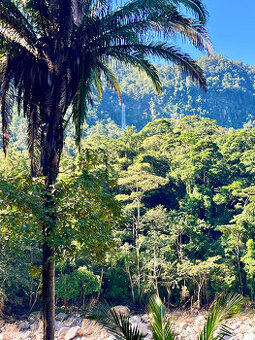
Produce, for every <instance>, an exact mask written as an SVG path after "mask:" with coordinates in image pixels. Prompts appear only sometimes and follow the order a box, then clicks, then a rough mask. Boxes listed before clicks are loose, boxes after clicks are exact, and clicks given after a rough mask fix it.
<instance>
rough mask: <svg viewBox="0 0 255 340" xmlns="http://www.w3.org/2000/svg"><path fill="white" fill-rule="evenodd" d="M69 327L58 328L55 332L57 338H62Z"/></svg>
mask: <svg viewBox="0 0 255 340" xmlns="http://www.w3.org/2000/svg"><path fill="white" fill-rule="evenodd" d="M68 330H69V328H68V327H61V328H60V330H59V331H58V333H57V337H58V338H64V336H65V335H66V333H67V332H68Z"/></svg>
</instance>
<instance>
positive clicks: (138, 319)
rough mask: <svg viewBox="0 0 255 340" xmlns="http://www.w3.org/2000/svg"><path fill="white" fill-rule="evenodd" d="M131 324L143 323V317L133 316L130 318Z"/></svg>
mask: <svg viewBox="0 0 255 340" xmlns="http://www.w3.org/2000/svg"><path fill="white" fill-rule="evenodd" d="M130 322H131V323H138V322H141V317H140V316H139V315H133V316H131V317H130Z"/></svg>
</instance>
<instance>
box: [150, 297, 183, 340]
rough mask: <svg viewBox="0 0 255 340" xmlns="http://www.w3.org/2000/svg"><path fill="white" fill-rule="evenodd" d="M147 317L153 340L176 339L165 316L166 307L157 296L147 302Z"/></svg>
mask: <svg viewBox="0 0 255 340" xmlns="http://www.w3.org/2000/svg"><path fill="white" fill-rule="evenodd" d="M149 315H150V325H151V330H152V334H153V339H154V340H174V339H176V336H177V335H176V334H175V332H174V331H173V328H172V325H171V322H170V320H168V319H167V316H166V307H165V306H164V304H163V303H162V301H161V299H160V298H159V297H158V296H154V297H152V298H151V299H150V301H149Z"/></svg>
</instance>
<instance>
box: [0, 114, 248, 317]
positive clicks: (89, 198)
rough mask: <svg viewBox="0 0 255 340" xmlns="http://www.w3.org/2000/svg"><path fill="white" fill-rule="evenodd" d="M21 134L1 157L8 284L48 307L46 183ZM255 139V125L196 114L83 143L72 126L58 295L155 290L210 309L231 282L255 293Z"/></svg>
mask: <svg viewBox="0 0 255 340" xmlns="http://www.w3.org/2000/svg"><path fill="white" fill-rule="evenodd" d="M70 133H71V132H70ZM17 143H18V142H17V140H16V139H15V137H13V139H12V140H11V143H10V151H9V154H8V158H7V159H6V160H4V157H3V155H2V156H1V157H2V158H1V163H0V164H1V166H0V167H1V186H2V187H1V214H0V219H1V221H0V222H1V223H0V225H1V233H2V235H4V238H3V239H2V240H1V271H0V275H1V280H0V284H1V286H0V292H1V297H2V301H3V302H4V304H5V309H6V311H7V310H8V308H10V307H12V310H13V312H14V311H16V312H17V311H18V310H20V308H21V306H22V308H26V309H27V310H28V309H29V308H31V307H32V308H36V307H37V308H38V303H37V302H36V303H35V301H38V298H39V300H40V287H41V282H42V277H41V262H40V256H41V255H40V248H39V246H38V248H37V247H35V246H34V245H35V244H38V245H39V242H38V235H37V234H38V230H37V227H38V225H39V223H38V219H40V199H41V198H40V195H38V192H40V186H41V185H42V183H40V181H39V180H38V181H31V180H28V179H29V157H28V153H27V151H26V150H25V149H23V150H22V145H21V144H19V145H18V144H17ZM18 148H19V149H20V151H17V149H18ZM254 150H255V129H254V128H244V129H239V130H235V129H232V128H231V129H226V128H223V127H221V126H219V125H217V123H216V122H215V121H213V120H210V119H208V118H202V119H201V118H199V117H196V116H187V117H184V118H182V119H180V120H173V119H159V120H155V121H153V122H150V123H149V124H147V125H146V126H145V127H144V128H143V129H142V130H141V131H139V132H137V131H136V130H135V128H134V127H128V128H127V130H126V131H123V132H122V134H121V136H120V137H119V138H111V137H108V136H105V135H91V136H89V137H87V138H86V139H85V140H84V141H83V142H82V144H81V154H80V155H79V154H78V153H77V150H76V148H75V144H74V142H73V139H72V138H71V137H69V136H67V137H66V143H65V147H64V154H63V156H62V159H61V163H60V175H59V176H60V177H59V181H58V183H57V184H56V192H57V195H58V198H59V208H58V209H59V212H61V214H60V215H61V216H62V217H61V220H60V227H59V233H58V238H57V240H58V242H59V245H62V248H61V246H60V254H62V255H61V256H60V257H58V258H57V265H56V296H57V304H58V306H62V305H65V306H66V307H70V306H72V305H75V306H78V307H80V308H82V306H83V305H84V304H87V303H89V302H90V301H91V300H94V301H97V300H98V299H99V298H102V299H106V300H108V301H109V302H111V303H113V304H129V305H131V306H133V307H134V306H143V305H146V304H147V301H148V299H149V297H150V296H151V295H152V294H154V293H156V294H157V295H159V296H160V297H161V299H162V300H164V301H165V303H166V305H167V307H170V308H173V307H181V306H183V307H189V308H192V309H193V310H194V309H199V308H200V307H201V306H206V305H208V304H209V303H210V302H211V301H213V300H214V299H215V297H216V296H217V295H218V294H220V293H222V292H229V293H231V292H232V293H237V292H238V293H240V294H243V295H244V296H247V297H249V298H250V300H251V301H252V302H253V301H254V299H255V295H254V291H255V286H254V277H255V243H254V238H255V235H254V225H255V186H254V168H255V151H254ZM32 189H33V190H32ZM77 202H79V204H78V205H77ZM32 203H33V204H32ZM119 209H121V213H120V211H119ZM35 212H36V213H35ZM63 212H64V213H63ZM91 212H92V213H91ZM10 216H12V220H11V221H12V223H11V226H10ZM32 216H33V218H32ZM82 218H84V220H86V224H84V226H83V227H82ZM106 221H107V223H106ZM70 230H73V232H72V233H70ZM84 231H86V235H87V237H86V239H84V236H83V235H82V233H83V232H84ZM88 235H89V237H88ZM68 244H69V245H71V247H70V249H69V248H68V246H67V245H68ZM7 245H8V246H7ZM17 246H18V248H19V249H20V252H17V250H16V249H17ZM93 248H95V250H96V252H98V250H100V249H102V253H101V255H102V256H101V259H100V260H99V259H98V257H95V256H93V253H94V249H93ZM61 252H62V253H61ZM104 254H106V256H105V255H104ZM34 303H35V304H34Z"/></svg>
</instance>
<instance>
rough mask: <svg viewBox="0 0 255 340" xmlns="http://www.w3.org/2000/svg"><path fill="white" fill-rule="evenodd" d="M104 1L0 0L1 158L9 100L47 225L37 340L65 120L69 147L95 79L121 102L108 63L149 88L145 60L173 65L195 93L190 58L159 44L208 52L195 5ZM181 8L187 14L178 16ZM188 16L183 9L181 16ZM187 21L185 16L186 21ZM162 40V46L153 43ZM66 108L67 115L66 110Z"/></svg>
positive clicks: (47, 335) (152, 72) (50, 327)
mask: <svg viewBox="0 0 255 340" xmlns="http://www.w3.org/2000/svg"><path fill="white" fill-rule="evenodd" d="M114 2H115V1H111V0H1V2H0V79H1V114H2V132H3V150H4V152H5V154H6V152H7V146H8V141H9V136H10V131H9V129H10V128H9V127H10V121H11V116H12V109H13V104H14V102H17V106H18V112H19V113H21V111H22V112H23V114H24V116H25V117H26V119H27V122H28V132H27V134H28V149H29V154H30V159H31V173H32V176H44V178H45V194H44V201H45V210H47V211H48V218H47V220H48V221H51V222H50V223H49V222H47V223H46V222H45V223H44V224H43V226H42V235H43V240H44V241H43V246H42V248H43V291H42V299H43V318H44V339H54V300H55V298H54V275H55V274H54V268H55V262H54V254H55V250H56V249H55V248H54V246H52V243H51V238H52V235H54V229H55V227H56V223H57V216H56V214H55V213H54V209H53V205H54V204H53V198H54V193H53V190H52V189H53V185H54V183H55V181H56V178H57V175H58V172H59V162H60V158H61V154H62V150H63V142H64V130H65V127H66V125H67V123H68V121H69V120H70V119H72V120H73V123H74V125H75V131H76V143H77V145H79V143H80V140H81V137H82V126H83V123H84V120H85V117H86V113H87V111H88V107H89V106H90V105H92V104H93V93H94V90H95V91H96V92H97V94H98V97H99V99H100V98H101V96H102V78H103V77H104V78H105V79H106V82H107V84H108V85H109V86H110V87H111V88H112V89H114V90H115V91H116V92H117V94H118V96H119V98H120V101H121V94H120V87H119V83H118V80H117V77H116V76H115V74H114V73H113V71H112V69H111V67H110V65H111V63H112V62H113V61H116V65H117V66H118V65H120V64H124V65H130V66H132V67H135V68H138V69H139V70H140V71H143V72H145V73H146V74H147V76H148V77H149V78H150V79H151V81H152V83H153V85H154V87H155V89H156V91H157V92H158V93H160V92H161V82H160V79H159V76H158V73H157V70H156V68H155V67H154V66H153V64H152V63H151V61H150V60H151V59H150V58H149V59H148V58H147V57H149V56H152V57H156V58H157V59H158V58H162V59H164V60H166V61H169V62H173V63H175V64H177V65H179V66H180V68H181V70H182V71H184V72H185V73H187V74H188V75H190V76H191V77H192V78H193V79H194V80H195V81H196V82H197V83H198V84H199V85H200V86H201V87H202V88H204V89H206V81H205V78H204V76H203V73H202V70H201V69H200V68H199V66H198V65H197V64H196V62H195V61H194V60H192V58H191V57H190V56H189V55H187V54H184V53H182V52H180V51H179V50H178V49H177V48H176V47H175V46H172V45H169V44H167V43H165V42H164V41H165V40H168V39H171V38H172V37H173V36H181V37H183V38H184V39H186V40H187V41H189V42H191V43H192V44H193V45H194V46H195V47H196V48H198V49H200V50H202V51H204V50H207V51H210V41H209V38H208V35H207V30H206V29H205V26H204V25H205V22H206V10H205V8H204V6H203V4H202V1H200V0H150V1H149V0H130V1H129V2H125V1H124V4H123V6H122V7H118V6H117V5H116V4H115V5H114V4H113V3H114ZM183 8H186V10H187V11H189V13H190V15H188V14H187V15H186V14H185V15H184V14H183ZM187 13H188V12H187ZM189 16H191V18H190V17H189ZM161 39H163V42H162V41H161ZM71 105H72V114H71V116H68V117H67V114H66V113H67V109H68V107H69V106H71Z"/></svg>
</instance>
